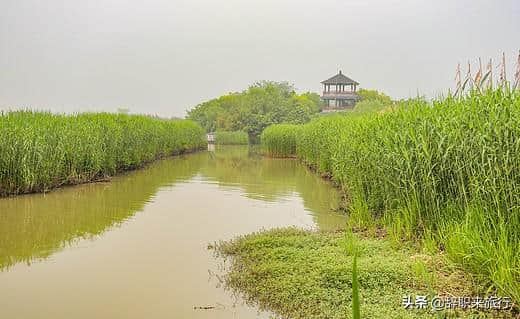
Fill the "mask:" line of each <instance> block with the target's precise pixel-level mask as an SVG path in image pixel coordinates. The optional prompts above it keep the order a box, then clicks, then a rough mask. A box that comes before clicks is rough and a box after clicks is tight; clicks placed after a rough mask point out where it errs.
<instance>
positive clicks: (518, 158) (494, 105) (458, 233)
mask: <svg viewBox="0 0 520 319" xmlns="http://www.w3.org/2000/svg"><path fill="white" fill-rule="evenodd" d="M270 130H272V131H276V130H277V129H276V126H275V127H271V128H270ZM297 132H298V136H297V139H296V140H297V145H296V149H295V150H294V152H292V155H296V156H298V157H299V158H301V159H302V160H303V161H304V162H305V163H307V164H308V165H310V166H313V167H315V168H316V169H317V170H318V172H321V173H328V174H330V175H331V176H333V179H334V181H335V182H336V183H337V184H338V185H339V186H340V187H341V188H342V189H343V191H344V192H345V193H346V194H347V196H348V213H349V214H350V220H351V222H352V223H353V224H355V225H357V226H358V227H373V226H377V227H381V226H383V227H386V229H387V231H388V233H389V236H390V237H391V238H392V239H393V240H394V241H395V242H401V241H405V240H413V241H418V242H421V243H422V244H423V246H422V247H424V248H425V249H427V250H428V251H429V252H431V253H437V252H439V251H442V252H444V253H446V254H447V256H449V257H450V260H452V261H454V262H455V263H456V264H457V265H458V266H459V267H461V268H462V269H465V270H466V271H471V272H472V273H474V274H476V275H477V276H479V279H480V281H481V282H482V284H483V285H484V286H485V287H489V288H490V289H496V290H498V293H499V294H500V295H503V296H510V297H512V298H513V299H514V300H515V301H516V303H517V304H518V303H520V245H519V243H520V231H519V229H520V206H519V203H520V93H519V91H516V92H511V91H508V90H495V91H488V92H485V93H484V94H470V95H469V96H467V97H464V98H461V99H458V98H457V99H456V98H452V97H448V98H446V99H442V100H437V101H434V102H433V103H431V104H430V103H427V102H426V101H424V100H419V99H417V100H412V101H409V102H408V103H405V104H403V105H401V106H400V107H398V108H395V109H392V110H388V111H386V112H382V113H373V112H367V113H364V114H360V115H358V116H345V115H341V116H339V115H338V116H328V117H323V118H319V119H316V120H315V121H312V122H311V123H309V124H306V125H303V126H302V127H301V129H300V130H298V131H297ZM279 135H282V134H279ZM279 135H278V136H279ZM278 136H275V135H273V138H277V137H278ZM285 138H291V139H292V138H293V137H292V134H291V137H283V136H281V137H280V141H279V142H278V143H282V142H283V140H284V139H285ZM276 144H277V142H276V141H270V143H269V144H266V146H267V147H268V148H269V147H270V145H276ZM273 150H275V148H273ZM292 150H293V148H291V149H287V153H288V154H286V155H291V154H290V151H292Z"/></svg>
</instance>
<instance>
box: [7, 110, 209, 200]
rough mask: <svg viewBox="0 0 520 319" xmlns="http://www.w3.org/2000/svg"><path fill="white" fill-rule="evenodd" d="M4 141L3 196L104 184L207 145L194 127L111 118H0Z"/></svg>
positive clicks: (14, 115)
mask: <svg viewBox="0 0 520 319" xmlns="http://www.w3.org/2000/svg"><path fill="white" fill-rule="evenodd" d="M0 135H1V136H2V140H1V141H0V196H7V195H16V194H24V193H35V192H46V191H48V190H50V189H53V188H57V187H61V186H64V185H74V184H81V183H86V182H91V181H97V180H103V179H106V178H108V177H110V176H114V175H116V174H118V173H120V172H122V171H127V170H132V169H136V168H139V167H141V166H143V165H144V164H146V163H149V162H151V161H154V160H156V159H159V158H161V157H165V156H170V155H177V154H181V153H184V152H190V151H194V150H197V149H200V148H202V147H204V146H205V145H206V141H205V136H204V131H203V129H202V128H201V127H200V126H199V125H198V124H196V123H194V122H192V121H188V120H164V119H159V118H153V117H149V116H142V115H125V114H109V113H85V114H74V115H59V114H51V113H48V112H31V111H20V112H7V113H0Z"/></svg>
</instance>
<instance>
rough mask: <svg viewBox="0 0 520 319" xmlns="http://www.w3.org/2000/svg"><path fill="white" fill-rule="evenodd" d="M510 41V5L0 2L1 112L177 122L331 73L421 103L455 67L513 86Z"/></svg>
mask: <svg viewBox="0 0 520 319" xmlns="http://www.w3.org/2000/svg"><path fill="white" fill-rule="evenodd" d="M514 39H517V40H516V41H515V40H514ZM518 39H520V2H519V1H515V0H504V1H482V0H476V1H469V0H461V1H448V0H441V1H435V2H432V1H426V0H416V1H412V0H407V1H402V0H401V1H396V0H395V1H383V0H354V1H352V0H351V1H330V0H325V1H319V2H318V1H308V0H300V1H294V0H291V1H274V0H264V1H256V0H255V1H248V2H247V3H246V2H244V1H239V0H226V1H222V2H216V1H210V0H194V1H193V0H192V1H188V0H180V1H166V0H151V1H147V2H146V3H144V2H141V1H134V0H127V1H122V0H104V1H87V2H76V1H74V2H72V1H66V0H59V1H58V0H50V1H36V0H16V1H12V0H3V1H2V2H0V48H1V49H0V110H8V109H19V108H33V109H44V110H51V111H54V112H84V111H107V112H115V111H117V109H118V108H119V107H125V108H128V109H130V111H131V112H132V113H146V114H156V115H159V116H164V117H171V116H180V117H182V116H184V115H185V111H186V110H187V109H189V108H192V107H194V106H196V105H197V104H199V103H201V102H203V101H206V100H209V99H212V98H215V97H218V96H220V95H223V94H226V93H229V92H236V91H241V90H244V89H246V88H247V87H248V86H249V85H250V84H252V83H253V82H256V81H259V80H274V81H288V82H290V83H292V84H294V85H295V87H296V88H297V89H298V91H301V92H303V91H312V92H317V93H319V92H320V90H321V86H320V81H322V80H324V79H327V78H329V77H331V76H333V75H334V74H336V73H337V71H338V70H342V71H343V73H344V74H346V75H347V76H349V77H351V78H352V79H354V80H356V81H358V82H360V86H361V87H363V88H370V89H377V90H381V91H383V92H385V93H387V94H389V95H390V96H392V97H393V98H406V97H409V96H415V95H417V93H419V94H424V95H426V96H429V97H432V96H435V95H438V94H441V93H445V92H447V90H448V89H449V88H453V86H454V83H453V78H454V72H455V67H456V65H457V63H458V62H460V63H461V64H462V65H463V67H464V69H465V64H466V63H467V61H468V60H470V61H471V62H472V68H475V67H476V65H477V59H478V57H482V59H483V64H486V63H487V60H488V59H489V58H493V59H494V60H495V62H497V59H498V58H499V57H500V56H501V54H502V52H505V53H506V57H507V59H508V60H507V62H508V65H507V66H508V70H507V71H508V75H509V76H511V74H512V72H513V67H514V60H515V59H516V56H517V54H518V49H520V43H518ZM495 65H496V63H495Z"/></svg>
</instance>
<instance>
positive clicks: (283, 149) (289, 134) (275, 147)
mask: <svg viewBox="0 0 520 319" xmlns="http://www.w3.org/2000/svg"><path fill="white" fill-rule="evenodd" d="M300 128H301V126H299V125H294V124H279V125H272V126H269V127H267V128H266V129H265V130H264V131H263V132H262V135H260V140H261V143H262V145H263V146H264V147H265V149H266V150H267V153H268V154H269V155H271V156H273V157H293V156H294V155H295V152H296V142H297V136H298V131H299V130H300Z"/></svg>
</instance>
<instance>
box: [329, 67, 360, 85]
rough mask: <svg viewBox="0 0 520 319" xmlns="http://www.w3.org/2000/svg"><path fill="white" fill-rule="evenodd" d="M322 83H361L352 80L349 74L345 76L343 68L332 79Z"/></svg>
mask: <svg viewBox="0 0 520 319" xmlns="http://www.w3.org/2000/svg"><path fill="white" fill-rule="evenodd" d="M321 83H322V84H359V83H358V82H356V81H354V80H352V79H351V78H349V77H348V76H345V75H344V74H343V73H341V70H340V71H339V73H338V74H336V75H334V76H333V77H331V78H330V79H327V80H325V81H322V82H321Z"/></svg>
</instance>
